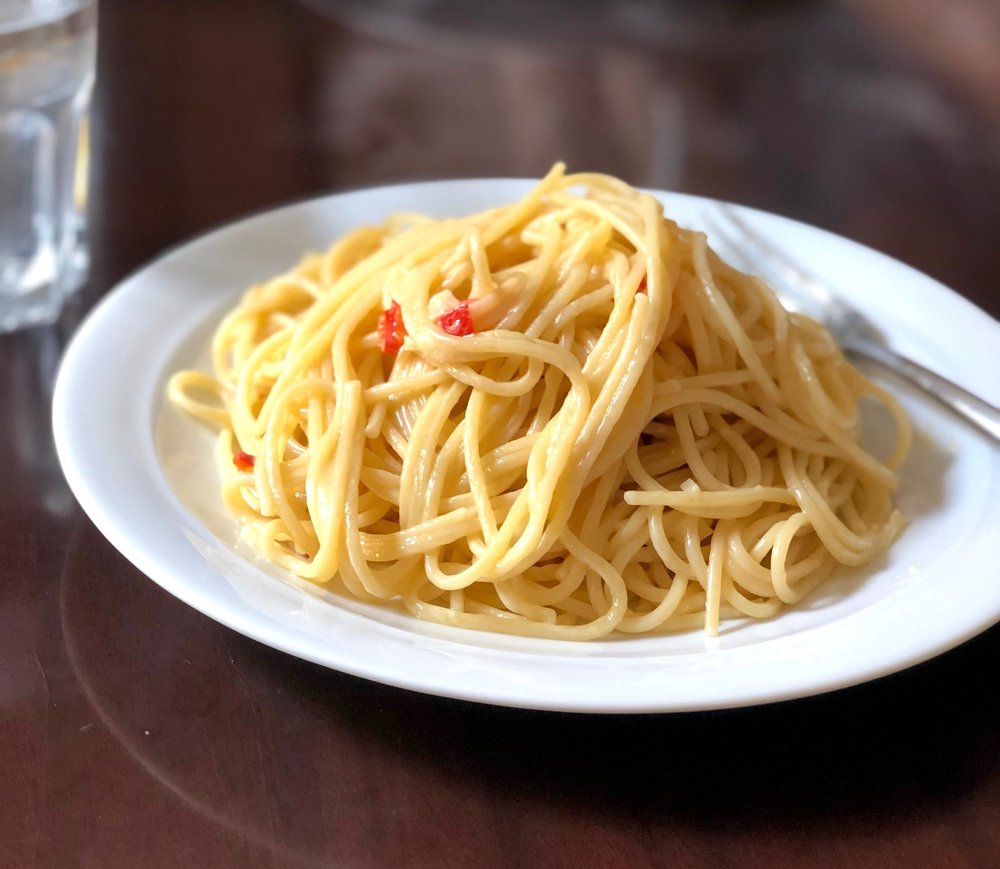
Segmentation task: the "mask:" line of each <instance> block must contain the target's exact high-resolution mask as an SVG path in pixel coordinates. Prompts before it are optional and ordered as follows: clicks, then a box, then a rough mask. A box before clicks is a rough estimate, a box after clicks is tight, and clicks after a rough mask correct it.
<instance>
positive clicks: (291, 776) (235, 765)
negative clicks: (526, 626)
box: [59, 519, 1000, 865]
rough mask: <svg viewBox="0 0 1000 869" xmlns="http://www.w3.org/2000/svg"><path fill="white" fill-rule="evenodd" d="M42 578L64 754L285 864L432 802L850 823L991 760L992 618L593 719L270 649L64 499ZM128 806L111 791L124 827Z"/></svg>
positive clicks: (996, 713) (804, 826)
mask: <svg viewBox="0 0 1000 869" xmlns="http://www.w3.org/2000/svg"><path fill="white" fill-rule="evenodd" d="M59 594H60V614H61V623H60V629H61V633H62V639H63V643H64V644H65V650H66V654H67V656H68V664H69V667H70V668H71V670H72V673H73V676H74V677H75V679H76V682H77V685H78V686H79V695H80V696H79V698H78V700H79V702H78V706H79V708H80V710H81V712H80V717H83V718H87V719H88V720H89V721H91V722H92V723H93V724H96V725H98V726H97V727H96V728H92V730H93V732H92V733H91V735H90V738H91V739H92V740H100V745H101V748H100V749H99V750H97V749H95V748H93V746H91V748H90V749H88V751H87V752H84V753H81V754H79V755H77V754H74V756H73V758H72V760H71V764H76V765H81V769H80V770H78V772H80V773H81V774H83V775H108V776H111V775H115V774H116V772H115V771H116V770H119V769H120V770H121V772H120V773H117V774H121V775H123V776H131V775H134V768H133V767H132V766H131V765H132V763H133V762H135V763H137V764H139V765H140V766H141V767H142V768H144V769H145V770H146V771H147V772H148V774H149V775H150V776H151V779H152V780H153V781H155V782H156V784H155V785H154V784H153V781H150V782H149V786H150V788H151V792H154V793H155V792H156V791H157V789H158V788H163V789H165V790H166V791H167V792H169V793H170V794H172V796H173V797H175V798H176V799H177V800H179V801H181V802H182V803H183V804H185V805H186V806H187V807H188V808H190V809H192V810H194V811H195V812H197V813H198V814H199V815H201V816H202V817H203V818H204V819H207V820H209V821H210V822H211V823H212V824H215V825H218V827H219V828H220V829H221V832H220V835H221V834H222V833H225V834H226V835H229V834H231V833H237V834H238V835H239V836H241V837H243V838H244V839H245V840H246V841H247V842H250V843H254V844H256V845H257V846H259V847H261V848H264V849H266V850H267V851H269V852H270V853H271V854H275V855H277V856H278V858H279V859H280V860H282V861H289V860H291V861H294V862H295V863H296V864H301V865H313V864H316V865H318V864H321V863H324V862H326V861H329V859H331V855H333V856H335V857H336V856H339V857H341V858H343V859H346V858H347V857H349V856H350V852H349V850H348V851H344V850H343V849H345V848H347V849H349V848H350V847H351V846H350V845H349V844H348V843H350V842H354V843H355V845H356V846H358V847H360V845H361V844H363V843H364V842H365V841H367V842H368V843H369V846H370V845H371V843H372V842H376V843H377V842H384V841H386V840H385V837H386V836H390V837H391V836H394V835H396V834H397V832H398V831H399V830H400V829H410V835H411V836H412V835H416V834H415V833H413V832H412V831H413V829H414V828H416V827H419V828H420V830H422V831H423V832H422V833H421V835H425V836H430V835H434V833H433V830H434V828H435V824H436V823H437V822H440V824H441V825H443V830H444V831H445V832H444V833H442V834H441V835H442V836H444V837H445V839H443V840H442V841H443V842H444V844H441V847H446V846H447V843H446V841H445V840H446V839H447V835H450V834H447V835H445V834H446V833H447V831H448V830H449V829H451V830H453V829H454V825H455V824H456V823H459V821H458V820H456V819H460V820H461V823H462V824H466V823H467V824H468V832H469V834H470V836H473V837H474V836H476V835H479V834H480V832H481V831H482V830H483V829H489V828H491V827H495V825H496V824H499V825H500V828H501V829H502V830H505V831H506V832H502V833H501V832H496V833H495V835H498V836H499V835H503V836H504V837H513V840H514V841H516V840H517V837H518V835H519V834H521V835H524V831H525V826H526V825H527V827H528V830H529V832H528V833H527V836H528V839H527V841H528V842H529V843H530V841H532V840H531V838H530V837H531V836H532V835H535V836H537V835H545V830H546V829H547V828H546V827H545V826H544V824H545V823H546V822H545V821H544V820H539V819H540V818H541V819H545V818H549V819H552V818H555V820H550V821H549V823H551V824H552V825H554V827H555V828H559V826H560V825H565V827H566V828H567V829H568V830H570V831H572V830H575V829H580V830H584V828H585V827H586V825H587V824H592V825H594V824H596V825H599V826H600V827H601V828H602V829H604V830H607V829H609V828H610V829H611V830H612V831H614V832H616V833H618V834H619V835H621V836H622V837H626V839H629V838H634V837H636V836H644V837H647V839H648V837H650V836H651V837H653V838H654V839H656V838H657V837H660V838H662V837H672V838H676V837H678V836H679V837H681V839H685V838H692V837H694V838H698V837H704V838H705V839H706V841H707V840H708V839H709V838H710V837H711V836H718V835H728V836H730V837H732V838H735V839H736V840H739V839H740V836H741V835H743V834H748V835H749V832H750V831H752V830H753V831H759V830H761V829H766V830H768V831H769V832H770V834H771V835H773V836H777V837H779V838H783V837H790V838H791V837H794V836H797V835H803V834H805V835H808V833H809V831H810V830H813V829H819V828H822V830H823V833H824V836H825V837H830V836H833V837H834V838H839V837H844V838H848V837H856V836H862V837H863V836H865V835H870V834H876V833H878V832H880V831H888V830H893V831H898V830H900V829H902V830H904V831H905V830H906V829H908V828H909V827H914V826H918V825H920V824H921V823H922V822H923V820H924V819H926V818H927V817H928V816H932V815H936V814H939V813H941V812H943V811H944V812H946V811H950V810H952V809H953V808H954V807H956V806H961V805H962V804H963V801H966V800H968V799H971V798H972V797H973V796H974V794H975V793H976V792H977V790H978V789H982V788H983V787H986V786H990V787H994V786H995V783H996V781H997V776H998V766H1000V760H998V758H1000V727H998V724H997V722H998V721H1000V698H998V695H997V693H996V692H995V691H993V690H985V689H984V686H983V683H984V675H985V674H984V673H983V667H984V662H985V661H987V660H995V659H996V655H997V652H998V651H1000V648H998V642H1000V633H998V632H997V631H996V630H993V631H991V632H989V633H987V634H986V635H984V636H982V637H980V638H978V639H976V640H973V641H971V642H970V643H967V644H966V645H965V646H963V647H961V648H959V649H957V650H955V651H953V652H950V653H949V654H947V655H945V656H943V657H941V658H939V659H937V660H935V661H932V662H930V663H927V664H924V665H921V666H918V667H915V668H913V669H911V670H909V671H907V672H905V673H902V674H899V675H896V676H892V677H889V678H885V679H882V680H879V681H877V682H874V683H871V684H868V685H866V686H862V687H857V688H853V689H849V690H844V691H840V692H837V693H834V694H829V695H825V696H821V697H815V698H810V699H804V700H799V701H795V702H788V703H782V704H777V705H773V706H764V707H757V708H751V709H743V710H732V711H720V712H713V713H699V714H677V715H653V716H607V717H601V716H584V715H572V714H551V713H539V712H527V711H520V710H513V709H502V708H495V707H487V706H479V705H475V704H471V703H465V702H460V701H449V700H443V699H439V698H433V697H426V696H422V695H418V694H414V693H411V692H407V691H403V690H399V689H394V688H389V687H385V686H382V685H378V684H374V683H369V682H365V681H363V680H360V679H356V678H352V677H349V676H344V675H341V674H339V673H335V672H331V671H328V670H326V669H323V668H321V667H318V666H314V665H311V664H308V663H305V662H303V661H300V660H297V659H295V658H291V657H288V656H286V655H283V654H281V653H279V652H276V651H274V650H272V649H270V648H267V647H265V646H262V645H260V644H258V643H255V642H254V641H251V640H249V639H246V638H244V637H242V636H240V635H237V634H235V633H233V632H231V631H228V630H227V629H225V628H222V627H220V626H218V625H216V624H215V623H213V622H211V621H210V620H208V619H207V618H204V617H202V616H200V615H198V614H196V613H193V612H192V611H191V610H190V609H188V608H187V607H186V606H185V605H184V604H182V603H180V602H178V601H176V600H174V599H173V598H171V597H169V596H168V595H167V594H166V593H164V592H163V591H161V590H160V589H159V588H158V587H157V586H155V585H154V584H153V583H152V582H150V581H148V580H146V579H144V578H143V577H142V576H141V575H139V574H138V573H137V572H136V571H135V570H134V569H133V568H131V566H130V565H128V564H127V562H125V561H124V560H123V559H122V558H121V556H119V555H118V554H117V553H116V552H115V551H114V550H113V549H112V548H111V547H110V546H109V545H107V544H105V543H104V542H103V541H102V540H101V538H100V537H99V535H98V533H97V532H96V531H95V530H94V529H93V527H92V526H91V525H90V524H89V523H88V522H86V521H85V520H82V519H81V521H80V523H79V525H78V526H77V528H76V532H75V534H74V537H73V541H72V542H71V544H70V547H69V550H68V552H67V557H66V561H65V568H64V573H63V576H62V578H61V587H60V590H59ZM73 722H75V719H73ZM66 726H67V727H70V726H73V723H67V724H66ZM87 727H88V728H89V727H90V725H87ZM109 737H111V738H109ZM74 738H75V734H74ZM122 748H124V753H123V752H122V750H121V749H122ZM89 765H92V766H93V769H90V768H89ZM160 802H162V800H155V801H154V800H151V801H150V805H153V804H159V803H160ZM105 810H107V807H106V806H105ZM142 811H143V810H142V808H140V807H132V806H130V808H129V812H130V813H132V814H131V816H132V817H134V818H135V820H134V823H135V824H136V825H141V824H142V823H144V821H143V819H142V816H141V812H142ZM136 813H137V814H136ZM435 819H437V820H435ZM449 824H450V825H451V826H450V827H449V826H448V825H449ZM539 824H542V825H543V826H538V825H539ZM531 825H535V826H534V827H532V826H531ZM581 825H583V826H581ZM154 826H155V825H154ZM532 829H533V830H534V832H533V833H532V832H530V831H531V830H532ZM568 835H572V832H570V833H569V834H568ZM623 840H625V839H623ZM410 844H411V845H412V840H410ZM428 847H432V845H428ZM434 847H436V846H434ZM501 847H506V843H505V844H504V845H502V846H501V845H497V848H498V849H499V848H501ZM512 847H514V846H513V845H512ZM522 847H526V846H525V845H524V843H522ZM380 853H382V852H380V851H378V850H377V849H376V850H375V851H373V852H372V854H374V855H376V856H375V857H372V859H374V860H375V862H376V863H377V862H378V861H377V855H378V854H380ZM497 853H501V852H500V851H499V850H498V852H497ZM359 865H360V864H359Z"/></svg>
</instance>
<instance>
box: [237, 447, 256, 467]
mask: <svg viewBox="0 0 1000 869" xmlns="http://www.w3.org/2000/svg"><path fill="white" fill-rule="evenodd" d="M253 463H254V457H253V456H251V455H250V453H245V452H243V450H240V451H239V452H238V453H237V454H236V455H235V456H233V464H234V465H236V469H237V470H239V471H252V470H253Z"/></svg>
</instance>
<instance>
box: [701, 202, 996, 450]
mask: <svg viewBox="0 0 1000 869" xmlns="http://www.w3.org/2000/svg"><path fill="white" fill-rule="evenodd" d="M716 214H717V215H719V216H720V217H721V218H722V219H718V218H716V217H715V215H716ZM705 223H706V225H707V227H708V228H709V229H710V230H711V232H712V233H713V236H714V238H713V241H714V242H715V244H716V245H718V242H719V241H720V240H721V242H722V245H721V247H722V251H723V252H724V253H727V254H729V255H730V256H731V258H734V259H737V260H738V261H739V262H738V264H739V265H740V266H742V267H743V268H744V270H747V271H751V272H756V273H758V274H760V275H761V277H762V278H764V279H765V280H767V281H768V282H769V283H770V284H771V285H772V286H773V288H774V290H775V291H776V292H777V293H778V296H779V297H780V298H781V300H782V302H783V303H785V305H786V307H788V308H790V309H791V310H795V311H798V312H800V313H803V314H806V315H808V316H810V317H812V318H813V319H815V320H818V321H819V322H821V323H822V324H823V325H824V326H826V328H827V329H828V330H829V331H830V334H832V335H833V337H834V338H835V339H836V340H837V343H839V344H840V346H841V347H842V348H843V349H844V351H845V352H846V353H848V354H849V355H851V356H854V357H859V358H862V359H866V360H869V361H872V362H875V363H877V364H879V365H882V366H884V367H885V368H887V369H889V370H890V371H893V372H894V373H896V374H898V375H900V376H902V377H904V378H905V379H906V380H908V381H909V382H910V383H913V384H915V385H916V386H918V387H920V388H921V389H923V390H924V392H926V393H927V394H928V395H930V396H931V397H933V398H935V399H936V400H937V401H939V402H941V404H943V405H945V406H946V407H947V408H949V409H950V410H952V411H953V412H954V413H956V414H958V415H959V416H960V417H962V418H963V419H965V420H967V421H968V422H970V423H972V424H973V425H974V426H976V427H977V428H978V429H980V430H981V431H983V432H985V433H986V434H988V435H989V436H990V437H991V438H993V440H994V441H996V442H1000V408H997V407H995V406H993V405H992V404H990V403H989V402H988V401H985V400H984V399H982V398H980V397H979V396H978V395H974V394H973V393H971V392H969V391H968V390H967V389H963V388H962V387H961V386H959V385H958V384H957V383H953V382H952V381H950V380H948V379H947V378H946V377H943V376H942V375H940V374H937V373H936V372H934V371H931V370H930V369H928V368H925V367H924V366H923V365H920V364H918V363H916V362H914V361H913V360H912V359H908V358H906V357H905V356H902V355H900V354H899V353H897V352H896V351H895V350H893V349H892V348H891V347H890V346H889V345H888V344H887V343H886V341H885V337H884V336H883V335H882V333H881V332H880V331H879V330H878V328H877V327H876V326H875V325H874V324H873V323H872V322H871V321H870V320H869V319H868V318H867V317H865V315H864V314H862V313H861V312H860V311H858V310H857V309H856V308H854V307H852V306H851V305H849V304H848V303H847V302H845V301H844V300H843V299H841V298H840V297H839V296H838V295H837V294H836V292H835V291H834V290H833V289H832V288H831V286H830V285H829V284H827V283H825V282H824V281H822V280H820V279H819V278H817V277H815V276H814V275H811V274H809V273H808V272H806V271H805V270H804V269H803V268H802V267H801V266H799V265H798V264H796V263H795V262H794V261H793V260H792V259H791V258H789V256H788V255H787V254H786V253H784V252H783V251H781V250H779V249H778V247H777V246H776V245H775V244H773V243H772V242H771V241H769V240H768V239H767V238H766V237H765V236H764V234H763V233H761V232H760V231H759V230H757V229H755V228H754V227H752V226H751V225H750V223H749V222H748V221H747V220H746V219H744V218H743V217H742V216H741V215H740V214H739V212H738V211H737V209H736V208H735V207H734V206H732V205H727V204H723V203H720V204H719V205H718V208H717V209H715V210H714V211H713V212H712V214H710V215H706V216H705Z"/></svg>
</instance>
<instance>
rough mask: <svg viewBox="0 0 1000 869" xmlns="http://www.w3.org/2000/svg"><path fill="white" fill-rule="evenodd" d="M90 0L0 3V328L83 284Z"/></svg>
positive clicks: (30, 321)
mask: <svg viewBox="0 0 1000 869" xmlns="http://www.w3.org/2000/svg"><path fill="white" fill-rule="evenodd" d="M96 25H97V0H0V332H7V331H11V330H14V329H19V328H21V327H23V326H28V325H35V324H40V323H47V322H51V321H52V320H54V319H55V318H56V317H58V315H59V312H60V310H61V308H62V306H63V302H64V301H65V299H66V298H67V296H69V295H70V294H72V293H73V292H74V291H76V290H77V289H79V287H80V286H81V285H82V284H83V283H84V281H85V280H86V277H87V268H88V254H87V233H86V211H87V166H88V155H89V141H88V123H87V117H88V109H89V105H90V95H91V91H92V90H93V84H94V59H95V48H96Z"/></svg>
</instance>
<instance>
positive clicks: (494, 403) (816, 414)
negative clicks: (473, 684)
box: [168, 165, 910, 640]
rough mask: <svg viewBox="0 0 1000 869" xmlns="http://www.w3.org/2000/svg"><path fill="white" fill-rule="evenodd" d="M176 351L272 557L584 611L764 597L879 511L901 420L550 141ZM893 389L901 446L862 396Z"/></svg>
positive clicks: (690, 242) (587, 634)
mask: <svg viewBox="0 0 1000 869" xmlns="http://www.w3.org/2000/svg"><path fill="white" fill-rule="evenodd" d="M212 356H213V364H214V369H215V373H214V376H209V375H207V374H204V373H200V372H195V371H184V372H180V373H178V374H176V375H175V376H174V377H173V378H172V379H171V381H170V383H169V386H168V394H169V396H170V398H171V400H172V401H173V402H174V403H175V404H176V405H177V406H178V407H180V408H182V409H183V410H185V411H187V412H188V413H190V414H192V415H193V416H195V417H198V418H200V419H202V420H205V421H207V422H210V423H212V424H214V425H217V426H219V427H220V428H221V433H220V436H219V440H218V446H217V461H218V466H219V469H220V472H221V477H222V497H223V499H224V501H225V504H226V505H227V507H228V508H229V510H230V511H232V513H233V514H235V515H236V516H237V517H238V518H239V520H240V521H241V523H242V524H243V527H244V533H245V534H246V535H247V536H249V538H250V540H251V541H252V543H253V544H254V545H255V546H256V547H257V548H258V549H259V550H260V552H262V553H263V555H264V556H265V557H267V558H268V559H270V560H271V561H273V562H275V563H277V564H278V565H280V566H282V567H284V568H286V569H288V570H289V571H291V572H292V573H294V574H295V575H297V576H299V577H302V578H305V579H308V580H311V581H313V582H316V583H327V584H331V585H332V586H333V587H335V588H337V589H338V590H339V591H341V592H343V593H346V594H349V595H352V596H354V597H356V598H359V599H361V600H364V601H378V602H390V601H396V602H402V604H403V605H404V606H405V607H406V609H407V610H409V611H410V612H411V613H413V614H414V615H415V616H417V617H419V618H422V619H428V620H431V621H435V622H441V623H446V624H451V625H459V626H464V627H470V628H478V629H483V630H491V631H502V632H507V633H516V634H525V635H531V636H538V637H550V638H563V639H574V640H586V639H593V638H596V637H601V636H605V635H608V634H610V633H612V632H615V631H617V632H623V633H628V634H635V633H645V632H654V631H664V630H676V629H683V628H689V627H693V626H700V625H704V627H705V629H706V630H707V631H708V632H709V633H711V634H714V633H717V631H718V627H719V623H720V620H721V619H723V618H727V617H733V616H740V615H746V616H753V617H758V618H764V617H768V616H771V615H774V614H775V613H776V612H778V610H779V609H780V608H781V607H782V606H783V605H785V604H791V603H794V602H796V601H798V600H800V599H801V598H802V597H803V596H804V595H806V594H807V593H808V592H809V591H810V590H811V589H813V588H814V587H815V586H816V585H817V583H819V582H821V581H822V580H824V578H826V577H828V576H829V574H830V573H831V572H832V571H833V570H834V568H835V567H836V566H837V565H838V564H843V565H860V564H864V563H865V562H867V561H869V560H870V559H872V558H873V557H874V556H875V555H876V554H877V553H879V552H880V551H882V550H883V549H884V547H886V546H887V545H888V543H889V542H890V541H891V540H892V539H893V537H894V536H895V535H896V534H897V532H898V530H899V529H900V527H901V524H902V519H901V517H900V515H899V513H898V512H897V511H895V510H894V509H893V505H892V500H891V493H892V490H893V489H894V487H895V485H896V481H897V477H896V472H895V469H896V468H897V467H898V466H899V463H900V462H901V461H902V459H903V457H904V456H905V454H906V452H907V449H908V446H909V439H910V427H909V423H908V421H907V419H906V416H905V415H904V413H903V411H902V410H901V408H900V407H899V405H898V404H897V403H896V402H895V400H894V399H893V398H892V397H891V396H889V395H888V394H886V393H885V392H884V391H883V390H882V389H881V388H879V387H878V386H876V385H875V384H873V383H872V382H871V381H869V380H867V379H866V378H865V377H864V376H862V374H860V373H859V372H858V371H857V370H856V369H855V368H854V367H853V366H851V365H850V364H849V363H848V362H847V361H846V360H845V359H844V357H843V354H842V353H841V351H840V350H839V348H838V347H837V346H836V344H835V343H834V341H833V339H832V338H831V336H830V335H829V334H828V333H827V332H826V330H825V329H823V328H822V327H821V326H820V325H818V324H817V323H815V322H813V321H811V320H809V319H806V318H804V317H801V316H798V315H795V314H791V313H789V312H788V311H786V310H785V309H784V308H783V307H782V306H781V304H780V303H779V301H778V300H777V298H776V297H775V295H774V293H773V292H772V291H771V290H770V289H769V288H768V287H767V286H766V285H764V284H763V283H762V282H761V281H760V280H758V279H756V278H753V277H750V276H747V275H745V274H743V273H741V272H739V271H737V270H735V269H734V268H732V267H730V266H729V265H727V264H726V263H725V262H723V261H722V260H721V259H719V257H718V256H716V255H715V253H714V252H713V251H712V250H711V248H710V247H709V246H708V245H707V243H706V239H705V236H704V235H702V234H701V233H697V232H691V231H687V230H684V229H682V228H680V227H678V226H677V225H676V224H675V223H673V222H672V221H670V220H669V219H666V218H665V217H664V215H663V211H662V207H661V205H660V203H659V202H658V201H657V200H656V199H655V198H653V197H652V196H650V195H647V194H644V193H640V192H638V191H636V190H634V189H632V188H631V187H629V186H628V185H626V184H624V183H623V182H621V181H618V180H615V179H613V178H610V177H607V176H603V175H591V174H586V175H584V174H580V175H566V174H565V172H564V170H563V167H562V166H560V165H557V166H556V167H555V168H554V169H553V170H552V171H551V172H550V173H549V175H548V176H547V177H546V178H545V179H544V180H542V181H541V182H540V183H539V184H538V185H537V186H536V187H535V188H534V190H532V192H531V193H529V194H528V195H527V196H526V197H525V198H524V199H523V200H521V201H520V202H517V203H515V204H513V205H507V206H504V207H500V208H496V209H493V210H490V211H486V212H484V213H481V214H475V215H472V216H469V217H464V218H461V219H450V220H440V221H439V220H431V219H428V218H423V217H418V216H413V215H401V216H397V217H394V218H392V219H390V220H389V221H388V222H387V223H386V224H385V225H384V226H382V227H378V228H371V227H365V228H361V229H357V230H355V231H354V232H352V233H350V234H348V235H347V236H345V237H344V238H342V239H341V240H339V241H338V242H336V243H335V244H334V245H333V246H332V247H331V248H330V249H329V250H328V251H327V252H326V253H325V254H322V255H310V256H306V257H305V258H304V259H303V261H302V262H301V263H300V264H299V265H298V266H296V267H295V268H294V269H292V270H291V271H289V272H287V273H286V274H283V275H280V276H278V277H276V278H274V279H273V280H270V281H267V282H266V283H263V284H261V285H259V286H255V287H253V288H251V289H250V290H249V291H248V292H247V293H246V294H245V295H244V296H243V298H242V300H241V301H240V302H239V304H238V305H237V306H236V307H235V308H234V309H233V310H232V311H231V312H230V313H229V314H228V315H227V316H226V317H225V319H224V320H223V321H222V323H221V325H220V326H219V327H218V330H217V331H216V333H215V337H214V340H213V344H212ZM866 396H871V397H874V398H875V399H876V400H878V401H881V402H882V403H883V404H884V405H885V406H886V407H887V408H888V409H889V411H890V412H891V414H892V416H893V417H894V419H895V424H896V428H897V445H896V448H895V451H894V452H893V454H892V455H891V456H889V457H888V458H887V459H886V460H885V461H880V460H879V459H877V458H875V457H874V456H872V455H870V454H869V453H868V452H866V451H865V450H864V449H863V448H862V446H861V443H860V437H859V401H860V399H862V398H863V397H866Z"/></svg>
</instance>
